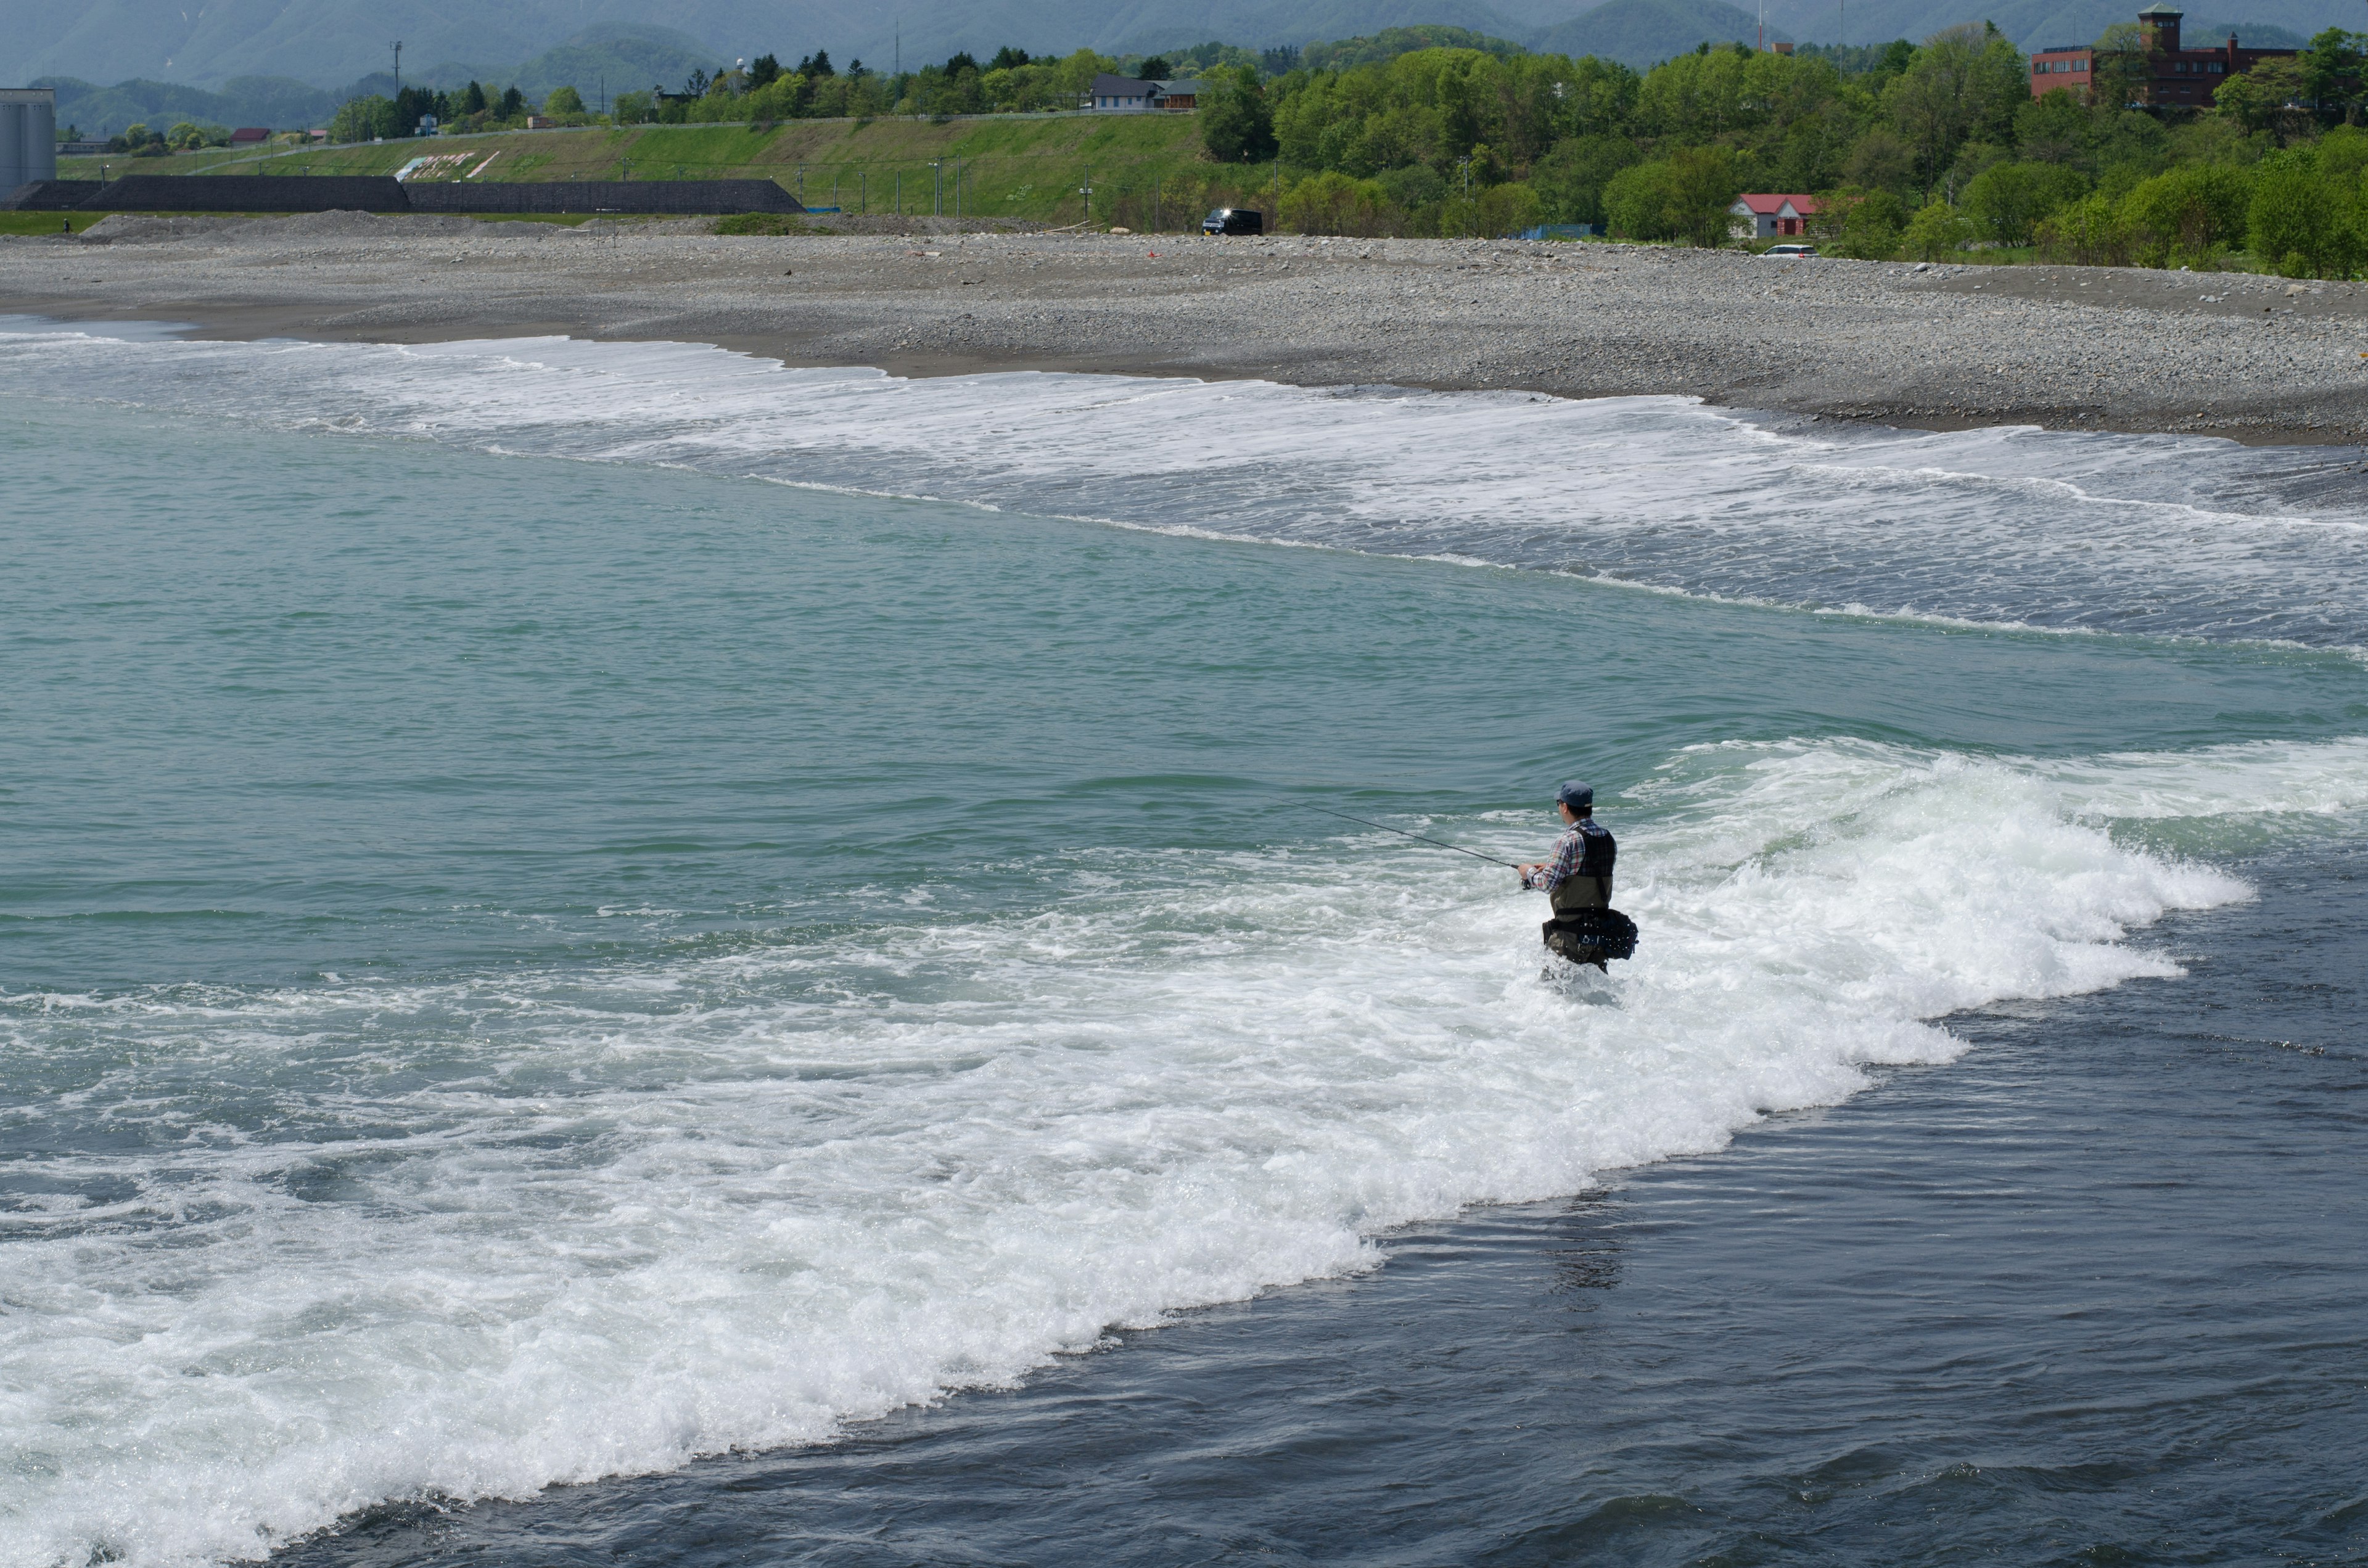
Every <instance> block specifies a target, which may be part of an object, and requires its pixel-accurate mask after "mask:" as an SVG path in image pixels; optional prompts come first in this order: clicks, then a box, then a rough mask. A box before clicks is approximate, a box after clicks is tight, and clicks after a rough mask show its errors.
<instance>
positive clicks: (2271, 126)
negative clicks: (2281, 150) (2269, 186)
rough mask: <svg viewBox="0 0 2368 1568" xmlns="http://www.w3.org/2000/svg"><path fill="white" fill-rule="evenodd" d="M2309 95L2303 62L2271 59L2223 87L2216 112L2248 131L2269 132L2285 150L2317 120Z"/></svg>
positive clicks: (2217, 99) (2219, 92)
mask: <svg viewBox="0 0 2368 1568" xmlns="http://www.w3.org/2000/svg"><path fill="white" fill-rule="evenodd" d="M2309 95H2310V85H2309V83H2308V82H2307V81H2306V80H2305V71H2304V67H2303V64H2302V62H2300V61H2298V60H2294V59H2287V58H2283V57H2281V56H2277V55H2271V57H2270V58H2269V59H2267V60H2263V61H2260V62H2256V63H2255V65H2254V66H2253V68H2252V69H2251V70H2250V71H2247V72H2245V73H2243V74H2239V75H2235V76H2231V77H2229V78H2228V79H2227V80H2226V81H2225V82H2223V83H2221V84H2220V86H2219V89H2218V91H2217V92H2215V93H2214V95H2213V97H2214V112H2216V113H2218V114H2221V115H2224V116H2226V117H2227V118H2228V119H2234V120H2236V121H2237V123H2238V124H2240V125H2242V126H2243V127H2244V128H2245V129H2246V130H2248V131H2266V132H2267V133H2268V134H2269V135H2270V136H2271V137H2272V138H2273V139H2274V140H2275V141H2276V142H2277V144H2278V145H2279V146H2281V147H2283V146H2284V145H2286V144H2287V143H2288V142H2292V141H2294V139H2295V138H2296V137H2299V136H2304V135H2306V134H2307V133H2308V132H2309V131H2310V128H2311V125H2312V123H2313V121H2314V119H2316V116H2315V115H2314V113H2313V111H2312V110H2311V108H2310V107H2309V105H2308V104H2307V103H2306V102H2305V100H2306V99H2307V98H2308V97H2309Z"/></svg>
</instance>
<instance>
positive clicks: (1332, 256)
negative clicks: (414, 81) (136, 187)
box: [0, 213, 2368, 442]
mask: <svg viewBox="0 0 2368 1568" xmlns="http://www.w3.org/2000/svg"><path fill="white" fill-rule="evenodd" d="M707 227H708V225H707V224H706V223H704V222H699V221H691V222H667V223H651V224H639V225H624V226H609V225H606V224H601V223H594V224H586V225H585V226H583V227H581V228H565V227H561V226H557V225H552V224H542V223H487V222H474V221H471V220H466V219H453V218H426V217H410V218H370V217H367V216H364V215H361V214H358V213H326V214H320V215H317V216H313V217H304V218H288V219H262V220H237V219H142V218H111V219H108V221H107V222H103V223H101V224H99V225H97V227H95V228H93V229H91V230H90V231H89V232H88V233H85V234H84V235H81V236H79V237H74V238H69V237H65V236H43V237H40V238H29V239H28V238H15V239H8V240H6V241H0V310H5V311H8V312H25V313H40V314H46V315H51V316H60V317H69V318H80V319H102V320H115V319H149V320H160V319H161V320H177V321H185V322H188V323H192V324H195V325H196V326H197V328H198V329H199V331H200V332H202V333H203V334H205V335H215V336H266V335H287V336H300V337H314V338H336V339H371V340H381V341H397V342H402V341H427V340H432V339H438V338H452V337H468V336H492V335H540V334H552V333H559V334H568V335H576V336H584V337H594V338H640V339H659V338H669V339H683V340H692V341H704V342H711V343H719V344H723V345H725V346H728V347H735V348H743V349H746V350H749V351H751V352H755V353H759V354H765V355H768V356H772V357H775V358H780V359H783V360H785V361H788V362H790V363H793V364H801V365H842V364H864V365H875V366H880V367H882V368H883V369H889V370H892V371H896V372H899V373H905V374H941V373H954V372H962V371H976V370H985V369H1080V370H1100V371H1113V372H1121V373H1127V374H1140V375H1191V376H1201V377H1265V378H1271V379H1274V380H1278V381H1292V382H1300V383H1308V384H1315V383H1362V382H1396V383H1402V384H1411V385H1421V386H1429V387H1440V388H1470V387H1497V388H1523V389H1528V390H1532V391H1537V392H1552V393H1556V394H1561V395H1565V396H1597V395H1605V394H1622V393H1654V392H1661V393H1679V394H1687V395H1693V396H1699V397H1702V398H1706V399H1709V400H1712V401H1713V402H1718V403H1728V404H1734V405H1738V406H1747V407H1756V408H1765V409H1774V410H1783V411H1790V412H1796V413H1808V414H1821V415H1835V416H1841V417H1851V418H1863V419H1873V420H1880V421H1884V422H1886V423H1891V424H1907V425H1930V426H1962V425H1970V424H1994V423H2030V424H2040V425H2047V426H2062V427H2072V428H2083V429H2100V428H2104V429H2127V430H2149V431H2195V432H2203V433H2210V434H2215V435H2223V436H2229V437H2237V438H2238V439H2245V440H2256V441H2317V442H2350V441H2354V440H2358V439H2361V438H2362V436H2363V434H2368V288H2363V287H2362V285H2359V284H2352V283H2328V282H2311V283H2300V284H2291V283H2288V282H2287V281H2285V280H2284V279H2283V278H2260V277H2256V276H2252V275H2248V274H2234V273H2210V274H2205V273H2187V272H2150V271H2145V270H2140V269H2106V268H2086V267H1977V266H1940V267H1918V266H1914V265H1910V264H1902V263H1877V262H1856V261H1842V260H1833V259H1822V258H1821V259H1816V260H1809V261H1781V260H1771V259H1767V258H1758V257H1753V256H1746V255H1742V254H1740V253H1736V252H1730V251H1696V250H1682V249H1664V248H1659V247H1649V246H1633V245H1616V244H1527V243H1523V242H1519V241H1490V242H1479V241H1449V240H1349V239H1335V240H1318V239H1303V238H1298V237H1274V238H1269V239H1202V238H1200V237H1198V236H1189V237H1188V236H1182V235H1159V236H1144V235H1126V234H1102V233H1096V234H1079V233H992V234H989V233H935V234H931V233H905V234H882V233H866V234H797V235H787V236H780V237H723V236H718V235H714V234H712V233H707V232H706V229H707Z"/></svg>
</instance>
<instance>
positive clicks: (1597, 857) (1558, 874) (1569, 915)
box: [1515, 783, 1636, 974]
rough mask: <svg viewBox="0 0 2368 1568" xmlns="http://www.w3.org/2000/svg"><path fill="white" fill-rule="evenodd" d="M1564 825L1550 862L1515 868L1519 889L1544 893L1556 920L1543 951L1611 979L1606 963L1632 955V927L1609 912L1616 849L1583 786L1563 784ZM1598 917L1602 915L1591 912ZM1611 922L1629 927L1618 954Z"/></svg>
mask: <svg viewBox="0 0 2368 1568" xmlns="http://www.w3.org/2000/svg"><path fill="white" fill-rule="evenodd" d="M1555 802H1556V804H1557V805H1558V806H1559V807H1560V808H1561V811H1562V820H1563V821H1564V823H1565V824H1567V827H1566V830H1565V832H1564V834H1563V835H1562V836H1561V837H1560V838H1558V839H1556V840H1554V858H1553V859H1551V860H1543V861H1539V862H1536V863H1534V864H1531V865H1527V866H1519V867H1516V868H1515V869H1516V870H1518V871H1520V873H1521V885H1522V886H1523V887H1525V888H1532V889H1543V890H1544V892H1545V895H1546V898H1547V900H1548V902H1550V903H1552V904H1553V905H1554V918H1553V919H1552V920H1549V921H1547V922H1546V924H1545V938H1546V950H1547V951H1548V952H1551V953H1558V954H1560V955H1561V956H1562V957H1564V958H1566V959H1568V960H1570V961H1571V962H1573V963H1591V964H1593V965H1594V966H1595V967H1596V968H1598V969H1600V970H1601V971H1604V972H1605V973H1607V974H1609V973H1610V972H1611V965H1610V964H1608V963H1606V962H1604V960H1605V959H1607V958H1626V957H1627V956H1628V953H1629V952H1633V951H1634V950H1635V936H1634V933H1635V929H1636V928H1635V927H1634V926H1633V925H1630V924H1629V923H1628V920H1627V918H1626V917H1625V916H1624V915H1621V914H1619V912H1617V911H1616V910H1613V909H1612V907H1611V862H1612V861H1613V859H1614V858H1617V857H1618V855H1619V853H1620V846H1619V845H1618V844H1617V843H1615V842H1614V841H1613V839H1612V837H1611V829H1609V828H1607V827H1604V826H1603V825H1602V824H1599V823H1598V822H1597V821H1596V820H1595V791H1594V790H1592V789H1590V788H1589V787H1588V786H1587V785H1585V784H1577V783H1573V784H1565V785H1564V786H1563V787H1562V790H1561V791H1560V792H1559V793H1558V794H1557V795H1556V796H1555ZM1595 912H1600V913H1595ZM1609 922H1616V923H1617V925H1618V926H1625V927H1626V928H1627V940H1626V943H1625V947H1626V949H1627V950H1626V951H1622V950H1620V949H1621V946H1622V944H1621V942H1620V938H1619V936H1618V935H1617V934H1616V933H1615V930H1612V929H1607V928H1606V926H1607V924H1608V923H1609Z"/></svg>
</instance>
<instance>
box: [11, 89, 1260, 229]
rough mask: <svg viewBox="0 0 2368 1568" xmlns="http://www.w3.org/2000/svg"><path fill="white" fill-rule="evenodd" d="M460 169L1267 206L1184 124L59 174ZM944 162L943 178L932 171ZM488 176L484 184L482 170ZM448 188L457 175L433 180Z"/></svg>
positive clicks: (219, 152) (1174, 212)
mask: <svg viewBox="0 0 2368 1568" xmlns="http://www.w3.org/2000/svg"><path fill="white" fill-rule="evenodd" d="M419 157H439V158H454V159H457V160H464V161H461V162H460V163H459V164H458V169H459V170H460V171H461V172H466V173H468V174H470V175H472V176H478V177H482V178H483V179H485V180H487V181H493V180H570V179H722V178H749V177H755V178H761V179H772V180H778V181H779V182H780V184H781V185H782V187H784V188H786V189H788V190H789V191H791V193H792V194H795V195H799V196H801V197H802V199H803V200H804V201H805V203H806V205H808V206H810V207H831V206H837V207H840V208H843V209H845V210H847V211H848V212H855V211H859V210H868V211H869V212H871V213H874V214H880V213H887V212H891V211H894V210H900V209H901V210H902V211H904V212H905V213H907V214H915V213H927V212H928V211H930V210H931V206H932V202H933V200H934V199H936V196H935V193H936V191H937V189H938V182H939V179H940V178H942V180H943V182H944V184H943V191H944V194H943V202H944V208H943V210H944V211H945V212H947V213H948V214H951V212H952V211H953V210H954V185H953V174H954V165H955V162H956V161H957V160H959V162H960V165H961V169H962V210H963V212H964V214H965V215H971V216H979V217H1008V218H1021V219H1029V220H1032V221H1035V222H1055V223H1072V222H1080V221H1081V220H1082V219H1083V218H1084V217H1085V208H1086V198H1085V196H1084V195H1083V194H1082V193H1081V191H1080V188H1079V187H1082V186H1084V185H1086V184H1087V182H1088V180H1090V181H1091V183H1092V185H1093V187H1094V194H1093V217H1094V221H1095V222H1097V223H1103V222H1108V223H1121V224H1127V225H1129V226H1131V227H1149V226H1151V220H1152V218H1153V217H1154V209H1155V207H1156V210H1157V211H1156V215H1157V217H1158V219H1159V220H1160V222H1159V226H1160V227H1162V228H1167V229H1173V228H1178V227H1180V226H1182V224H1183V223H1184V222H1185V220H1187V219H1188V218H1189V219H1191V220H1193V221H1196V222H1197V220H1198V219H1199V217H1200V214H1201V212H1202V211H1204V210H1207V208H1208V207H1210V206H1213V205H1217V204H1220V203H1223V202H1227V201H1233V200H1235V199H1245V200H1247V199H1248V198H1249V197H1250V196H1251V195H1253V194H1254V193H1262V192H1263V190H1264V187H1263V185H1262V183H1261V181H1262V180H1263V178H1264V177H1265V174H1266V171H1265V170H1264V169H1262V168H1260V169H1252V170H1245V171H1243V172H1242V173H1240V174H1236V173H1235V171H1233V170H1231V169H1228V168H1225V167H1223V166H1220V165H1213V164H1211V163H1210V162H1208V160H1207V158H1206V155H1205V154H1204V153H1202V152H1201V140H1200V124H1199V121H1198V120H1197V119H1195V118H1193V117H1192V116H1190V115H1127V116H1117V115H1110V116H1099V115H1083V114H1064V115H988V116H978V117H974V118H962V119H949V120H944V121H929V120H916V119H894V120H891V119H874V120H855V119H807V120H791V121H786V122H784V123H782V124H780V125H778V126H775V127H774V128H773V129H771V130H769V131H756V130H752V129H750V128H749V127H747V126H745V125H687V126H638V127H630V128H627V129H624V130H615V131H612V130H606V129H600V130H586V131H511V132H507V133H503V134H497V135H489V136H436V137H423V138H419V139H416V140H407V141H399V142H375V143H360V144H356V145H352V146H342V147H321V148H302V149H298V150H295V151H292V152H285V153H264V154H258V153H238V152H232V151H230V150H227V149H214V150H211V151H208V152H204V153H181V154H178V155H176V156H175V157H172V158H142V159H139V160H136V161H135V160H132V159H129V158H121V157H110V158H62V159H60V160H59V163H58V173H59V175H60V176H62V177H63V178H67V179H97V178H98V177H99V176H100V168H101V165H105V167H106V172H107V174H108V175H109V176H118V175H124V174H133V173H137V174H176V175H178V174H212V173H222V174H242V175H252V174H289V175H299V174H318V175H375V174H393V173H394V172H395V171H397V170H398V169H400V168H402V167H403V165H405V164H407V163H409V162H410V161H411V160H412V159H414V158H419ZM937 163H942V165H944V167H943V169H942V171H940V170H938V169H933V168H932V166H931V165H932V164H937ZM480 170H482V171H483V172H482V175H479V171H480ZM436 172H437V173H438V174H444V173H447V172H450V171H446V170H439V171H436Z"/></svg>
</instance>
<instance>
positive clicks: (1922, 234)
mask: <svg viewBox="0 0 2368 1568" xmlns="http://www.w3.org/2000/svg"><path fill="white" fill-rule="evenodd" d="M1973 234H1974V228H1973V225H1972V224H1970V223H1968V222H1965V221H1964V219H1963V218H1960V217H1959V216H1957V210H1956V209H1955V208H1953V207H1952V206H1950V205H1949V204H1948V203H1947V202H1945V201H1928V202H1926V203H1925V204H1924V205H1923V206H1921V207H1919V208H1918V209H1917V210H1916V215H1915V216H1914V217H1912V218H1910V219H1908V220H1907V230H1906V232H1905V233H1902V234H1901V235H1900V236H1899V244H1900V245H1901V247H1902V248H1903V249H1905V250H1906V251H1907V254H1908V255H1910V256H1914V257H1915V258H1916V259H1917V260H1918V261H1939V260H1941V259H1942V258H1943V257H1945V256H1950V255H1952V254H1953V253H1955V252H1956V251H1959V250H1962V249H1964V244H1965V242H1966V241H1967V240H1970V239H1971V238H1973Z"/></svg>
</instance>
